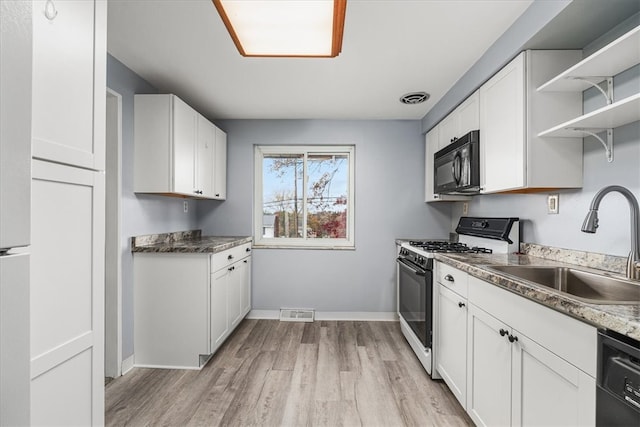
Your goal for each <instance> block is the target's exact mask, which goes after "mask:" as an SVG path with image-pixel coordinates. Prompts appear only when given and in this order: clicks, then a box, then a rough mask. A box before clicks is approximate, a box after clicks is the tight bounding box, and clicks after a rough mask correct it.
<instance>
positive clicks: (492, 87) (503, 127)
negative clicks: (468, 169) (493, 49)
mask: <svg viewBox="0 0 640 427" xmlns="http://www.w3.org/2000/svg"><path fill="white" fill-rule="evenodd" d="M524 66H525V52H523V53H521V54H520V55H519V56H517V57H516V59H514V60H513V61H511V62H510V63H509V64H508V65H507V66H505V67H504V68H503V69H502V70H500V71H499V72H498V73H497V74H496V75H495V76H493V77H492V78H491V79H490V80H489V81H487V82H486V83H485V84H484V85H482V87H481V88H480V132H481V136H480V141H481V142H480V154H481V160H480V164H481V176H480V180H481V183H480V185H481V187H482V189H483V192H484V193H491V192H494V191H504V190H509V189H517V188H522V187H523V186H524V185H525V168H524V162H525V153H524V147H525V123H524V119H525V86H524V83H525V82H524V77H525V76H524V69H525V68H524Z"/></svg>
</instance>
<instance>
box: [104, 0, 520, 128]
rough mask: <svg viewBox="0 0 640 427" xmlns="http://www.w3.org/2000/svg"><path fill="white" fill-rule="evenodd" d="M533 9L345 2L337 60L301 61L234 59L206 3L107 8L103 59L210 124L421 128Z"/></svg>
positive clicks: (501, 2)
mask: <svg viewBox="0 0 640 427" xmlns="http://www.w3.org/2000/svg"><path fill="white" fill-rule="evenodd" d="M531 3H532V0H444V1H436V0H411V1H409V0H390V1H389V0H387V1H385V0H348V4H347V12H346V21H345V29H344V41H343V46H342V53H341V54H340V55H339V56H338V57H337V58H333V59H309V58H245V57H242V56H240V54H239V53H238V51H237V50H236V48H235V46H234V44H233V42H232V40H231V38H230V36H229V34H228V33H227V31H226V28H225V27H224V24H223V23H222V20H221V19H220V17H219V16H218V14H217V12H216V10H215V8H214V6H213V4H212V2H211V0H160V1H149V0H109V21H108V50H109V53H111V55H113V56H114V57H116V58H117V59H118V60H120V61H121V62H123V63H124V64H125V65H127V66H128V67H129V68H131V69H132V70H133V71H135V72H136V73H137V74H139V75H140V76H142V77H143V78H144V79H146V80H147V81H148V82H149V83H151V84H152V85H154V86H155V87H157V88H158V89H159V90H160V91H162V92H171V93H175V94H177V95H178V96H180V97H181V98H183V99H184V100H185V101H186V102H187V103H189V104H190V105H192V106H193V107H194V108H196V109H197V110H198V111H200V112H201V113H202V114H204V115H205V116H208V117H209V118H211V119H229V118H231V119H298V118H311V119H421V118H422V117H423V116H424V115H425V114H426V113H427V112H428V111H429V109H430V108H431V107H433V106H434V105H435V104H436V103H437V102H438V100H440V98H441V97H442V96H443V95H444V94H445V93H446V92H447V91H448V90H449V89H450V88H451V87H452V86H453V84H454V83H455V82H456V81H457V80H458V79H459V78H460V77H461V76H462V75H463V74H464V73H465V72H466V71H467V70H468V69H469V68H470V67H471V66H472V65H473V64H474V63H475V62H476V61H477V60H478V58H480V57H481V56H482V54H483V53H484V52H485V51H486V50H487V49H488V48H489V46H491V45H492V44H493V42H494V41H496V39H497V38H498V37H499V36H500V35H501V34H502V33H504V31H505V30H506V29H507V28H508V27H509V26H510V25H511V24H512V23H513V22H514V21H515V20H516V19H517V18H518V17H519V16H520V15H521V14H522V13H523V12H524V11H525V10H526V8H527V7H528V6H529V5H530V4H531ZM413 91H426V92H428V93H430V94H431V98H430V99H429V100H428V101H427V102H426V103H424V104H419V105H404V104H401V103H400V102H399V100H398V99H399V97H400V96H401V95H403V94H405V93H407V92H413Z"/></svg>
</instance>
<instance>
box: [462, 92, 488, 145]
mask: <svg viewBox="0 0 640 427" xmlns="http://www.w3.org/2000/svg"><path fill="white" fill-rule="evenodd" d="M456 111H457V115H458V136H457V137H458V138H460V137H461V136H463V135H465V134H467V133H469V132H471V131H472V130H478V129H480V90H479V89H478V90H476V91H475V92H474V93H473V95H471V96H469V97H468V98H467V99H466V100H465V101H464V102H463V103H462V104H460V106H459V107H458V108H456ZM481 138H482V137H481Z"/></svg>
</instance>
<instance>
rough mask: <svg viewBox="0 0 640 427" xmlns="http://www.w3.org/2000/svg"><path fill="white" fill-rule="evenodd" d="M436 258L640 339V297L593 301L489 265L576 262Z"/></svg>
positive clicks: (512, 256)
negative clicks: (615, 301) (625, 300)
mask: <svg viewBox="0 0 640 427" xmlns="http://www.w3.org/2000/svg"><path fill="white" fill-rule="evenodd" d="M435 259H436V260H437V261H441V262H443V263H445V264H448V265H450V266H452V267H455V268H458V269H460V270H462V271H466V272H467V273H469V274H470V275H471V276H474V277H477V278H479V279H482V280H484V281H487V282H490V283H493V284H495V285H497V286H500V287H501V288H505V289H507V290H509V291H511V292H514V293H516V294H519V295H522V296H523V297H525V298H529V299H531V300H533V301H536V302H539V303H540V304H543V305H545V306H547V307H550V308H553V309H554V310H557V311H560V312H563V313H566V314H568V315H570V316H573V317H575V318H577V319H579V320H582V321H584V322H587V323H590V324H592V325H594V326H596V327H598V328H606V329H610V330H613V331H616V332H619V333H621V334H623V335H626V336H628V337H631V338H633V339H636V340H639V341H640V301H638V303H637V304H590V303H586V302H583V301H580V300H578V299H575V298H572V297H571V295H567V294H563V293H559V292H557V291H554V290H553V289H549V288H547V287H545V286H541V285H536V284H533V283H531V282H527V281H525V280H520V279H517V278H515V277H512V276H507V275H503V274H500V273H498V272H496V271H493V270H489V269H488V268H487V266H491V265H549V266H565V267H573V268H575V267H576V265H575V264H568V263H562V262H558V261H553V260H548V259H544V258H539V257H534V256H531V255H516V254H509V255H507V254H491V255H487V254H436V256H435ZM580 269H581V270H585V271H592V272H595V273H599V274H607V275H611V276H616V277H620V274H617V273H608V272H606V271H602V270H595V269H592V268H588V267H584V266H581V267H580ZM639 297H640V294H639Z"/></svg>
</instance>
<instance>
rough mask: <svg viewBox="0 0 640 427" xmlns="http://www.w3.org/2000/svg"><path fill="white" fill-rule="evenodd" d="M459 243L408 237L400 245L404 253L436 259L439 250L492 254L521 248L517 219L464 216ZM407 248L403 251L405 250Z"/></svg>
mask: <svg viewBox="0 0 640 427" xmlns="http://www.w3.org/2000/svg"><path fill="white" fill-rule="evenodd" d="M456 233H458V240H459V241H458V242H450V241H447V240H441V239H434V240H409V241H408V242H405V243H403V244H402V245H401V246H402V247H401V252H404V253H401V255H408V254H410V253H413V254H414V255H415V256H422V257H425V258H433V257H434V256H435V254H437V253H457V254H491V253H512V252H518V251H519V249H520V248H519V245H520V232H519V219H518V218H475V217H462V218H460V221H459V222H458V226H457V228H456ZM403 249H404V251H403Z"/></svg>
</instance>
